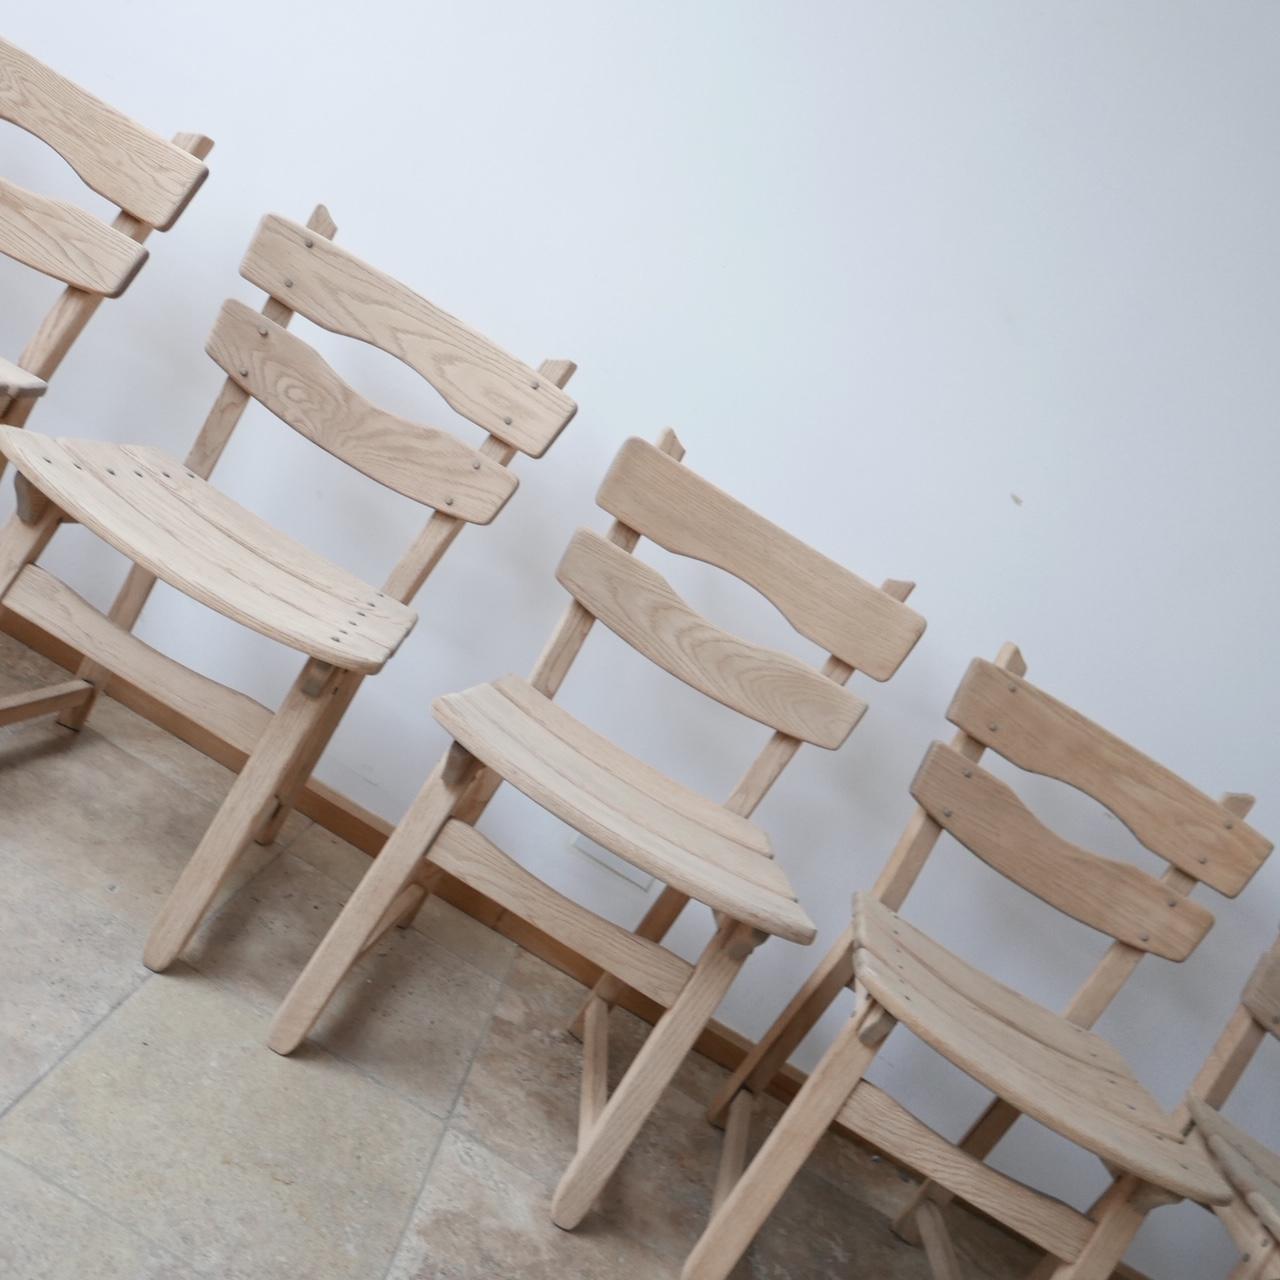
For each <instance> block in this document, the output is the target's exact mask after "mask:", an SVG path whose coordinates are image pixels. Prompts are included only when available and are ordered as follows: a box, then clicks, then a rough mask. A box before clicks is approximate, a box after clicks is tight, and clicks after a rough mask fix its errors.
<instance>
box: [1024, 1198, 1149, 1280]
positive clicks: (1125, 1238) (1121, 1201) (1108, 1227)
mask: <svg viewBox="0 0 1280 1280" xmlns="http://www.w3.org/2000/svg"><path fill="white" fill-rule="evenodd" d="M1141 1185H1142V1184H1141V1182H1140V1181H1139V1179H1137V1178H1135V1177H1133V1176H1132V1175H1129V1174H1126V1175H1125V1176H1124V1177H1121V1178H1117V1179H1116V1181H1115V1182H1113V1183H1112V1184H1111V1186H1110V1188H1109V1189H1108V1190H1107V1192H1106V1194H1105V1195H1103V1197H1102V1199H1101V1200H1099V1201H1098V1205H1097V1210H1096V1212H1095V1214H1094V1215H1093V1216H1094V1217H1095V1220H1096V1221H1097V1224H1098V1226H1097V1229H1096V1230H1095V1231H1094V1233H1093V1235H1092V1236H1090V1237H1089V1242H1088V1243H1087V1244H1086V1245H1085V1247H1084V1249H1083V1250H1082V1251H1081V1253H1080V1256H1079V1257H1078V1258H1076V1260H1075V1261H1074V1262H1059V1263H1058V1264H1057V1265H1056V1266H1054V1267H1053V1268H1052V1269H1051V1270H1049V1271H1048V1272H1047V1274H1048V1275H1049V1276H1051V1277H1052V1278H1053V1280H1111V1275H1112V1273H1113V1272H1114V1271H1115V1269H1116V1267H1118V1266H1119V1265H1120V1262H1121V1260H1122V1259H1123V1258H1124V1255H1125V1250H1126V1249H1128V1247H1129V1245H1130V1244H1131V1243H1132V1241H1133V1238H1134V1236H1136V1235H1137V1234H1138V1230H1139V1229H1140V1228H1141V1226H1142V1224H1143V1222H1144V1221H1145V1219H1146V1216H1147V1215H1146V1213H1145V1211H1144V1210H1143V1209H1142V1208H1141V1206H1140V1205H1139V1204H1135V1203H1134V1197H1135V1195H1136V1193H1137V1191H1138V1190H1139V1188H1140V1187H1141Z"/></svg>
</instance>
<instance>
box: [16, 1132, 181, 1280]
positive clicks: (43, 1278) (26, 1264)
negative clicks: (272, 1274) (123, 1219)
mask: <svg viewBox="0 0 1280 1280" xmlns="http://www.w3.org/2000/svg"><path fill="white" fill-rule="evenodd" d="M186 1274H188V1272H187V1269H186V1268H185V1267H184V1266H183V1265H182V1262H181V1260H180V1259H178V1258H174V1257H173V1256H172V1255H170V1254H167V1253H166V1252H165V1251H164V1250H163V1249H160V1248H158V1247H157V1246H156V1245H153V1244H151V1243H150V1242H149V1241H147V1240H144V1239H143V1238H142V1237H141V1236H139V1235H137V1234H136V1233H135V1232H133V1231H130V1230H129V1229H128V1228H127V1227H122V1226H121V1225H120V1224H119V1223H118V1222H113V1221H112V1220H111V1219H110V1218H109V1217H107V1215H106V1214H104V1213H102V1212H101V1211H100V1210H98V1209H95V1208H94V1207H93V1206H92V1205H88V1204H85V1202H84V1201H83V1200H77V1199H76V1197H75V1196H73V1195H70V1194H68V1193H67V1192H66V1191H63V1190H62V1188H61V1187H55V1186H54V1185H53V1184H52V1183H50V1182H46V1181H45V1180H44V1179H43V1178H41V1177H40V1176H39V1175H38V1174H36V1173H33V1172H32V1171H31V1170H30V1169H28V1168H26V1167H25V1166H23V1165H21V1164H19V1163H18V1162H17V1161H16V1160H11V1159H9V1157H7V1156H4V1155H0V1276H8V1277H12V1280H90V1278H92V1280H173V1278H174V1277H176V1276H181V1275H186Z"/></svg>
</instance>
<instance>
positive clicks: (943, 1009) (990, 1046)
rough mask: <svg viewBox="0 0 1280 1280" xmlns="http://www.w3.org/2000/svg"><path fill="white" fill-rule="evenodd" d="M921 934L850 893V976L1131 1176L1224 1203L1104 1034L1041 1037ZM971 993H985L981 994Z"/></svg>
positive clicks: (1011, 1004)
mask: <svg viewBox="0 0 1280 1280" xmlns="http://www.w3.org/2000/svg"><path fill="white" fill-rule="evenodd" d="M922 939H923V935H921V934H919V932H918V931H917V930H914V929H912V928H911V926H910V925H908V924H907V923H906V922H905V921H903V920H902V919H901V918H900V917H898V916H896V915H894V913H893V912H891V911H889V910H888V909H887V908H885V907H882V906H880V905H879V904H878V903H876V902H875V901H874V900H872V899H870V898H867V897H865V896H864V895H859V896H858V898H857V900H856V907H855V915H854V944H855V951H854V970H855V973H856V974H857V979H858V981H859V982H860V983H861V984H863V985H864V986H865V987H866V988H867V990H868V991H869V992H870V993H871V994H872V995H873V996H874V997H875V999H876V1000H877V1001H878V1002H880V1003H881V1004H883V1005H884V1006H885V1007H886V1008H887V1009H888V1010H889V1011H890V1012H891V1013H892V1014H893V1015H894V1016H895V1017H896V1018H898V1019H899V1020H900V1021H901V1022H903V1023H905V1024H906V1025H907V1026H908V1027H910V1028H911V1030H912V1031H914V1032H915V1034H916V1035H918V1036H919V1037H920V1038H921V1039H922V1040H923V1041H924V1042H925V1043H926V1044H928V1045H930V1046H931V1047H932V1048H933V1049H935V1050H936V1051H937V1052H939V1053H941V1054H942V1055H943V1056H944V1057H945V1058H946V1059H947V1060H948V1061H949V1062H951V1063H953V1064H954V1065H956V1066H958V1067H960V1069H961V1070H963V1071H965V1072H967V1073H968V1074H969V1075H971V1076H972V1077H973V1078H974V1079H975V1080H977V1081H979V1082H980V1083H981V1084H984V1085H985V1086H986V1087H987V1088H989V1089H991V1090H993V1091H994V1092H996V1093H999V1094H1000V1095H1001V1096H1002V1097H1004V1098H1007V1099H1008V1100H1009V1101H1011V1102H1012V1103H1013V1104H1014V1105H1015V1106H1016V1107H1017V1108H1018V1109H1019V1110H1020V1111H1022V1112H1025V1113H1026V1114H1027V1115H1029V1116H1032V1117H1034V1118H1035V1119H1037V1120H1039V1121H1040V1123H1041V1124H1044V1125H1046V1126H1048V1127H1049V1128H1051V1129H1053V1130H1055V1131H1056V1132H1058V1133H1060V1134H1062V1135H1063V1136H1064V1137H1066V1138H1069V1139H1071V1141H1073V1142H1077V1143H1080V1144H1081V1145H1082V1146H1084V1147H1085V1148H1086V1149H1088V1150H1090V1151H1092V1152H1094V1153H1095V1154H1097V1155H1099V1156H1101V1157H1103V1158H1104V1159H1108V1160H1110V1161H1112V1162H1113V1163H1115V1164H1116V1165H1118V1166H1120V1167H1121V1168H1123V1169H1125V1170H1128V1171H1130V1172H1131V1173H1133V1174H1135V1175H1137V1176H1138V1177H1141V1178H1143V1179H1145V1180H1147V1181H1150V1182H1153V1183H1155V1184H1156V1185H1158V1186H1160V1187H1163V1188H1167V1189H1168V1190H1170V1191H1175V1192H1177V1193H1178V1194H1180V1195H1184V1196H1189V1197H1191V1198H1192V1199H1196V1200H1200V1201H1201V1202H1203V1203H1210V1204H1219V1203H1225V1202H1226V1201H1227V1200H1229V1199H1230V1197H1231V1192H1230V1188H1228V1187H1227V1186H1226V1184H1225V1183H1224V1182H1223V1180H1222V1178H1221V1176H1220V1175H1219V1174H1218V1172H1217V1171H1216V1170H1215V1169H1214V1168H1213V1167H1212V1165H1211V1164H1210V1163H1209V1162H1208V1161H1207V1160H1206V1159H1204V1158H1203V1156H1202V1155H1201V1154H1200V1153H1198V1152H1197V1151H1195V1150H1194V1149H1193V1148H1192V1147H1191V1146H1189V1145H1188V1144H1187V1143H1185V1142H1183V1140H1182V1135H1181V1133H1180V1131H1179V1130H1178V1128H1177V1127H1176V1126H1175V1125H1174V1124H1173V1122H1172V1120H1171V1119H1170V1118H1169V1117H1168V1116H1165V1115H1164V1113H1162V1112H1161V1111H1160V1109H1159V1107H1158V1106H1157V1104H1156V1103H1155V1102H1154V1101H1153V1100H1152V1099H1151V1098H1150V1097H1149V1095H1147V1094H1146V1092H1145V1091H1144V1090H1143V1089H1142V1087H1141V1085H1139V1084H1138V1082H1137V1081H1136V1080H1135V1079H1134V1078H1133V1077H1132V1074H1131V1073H1129V1071H1128V1069H1127V1067H1124V1066H1123V1063H1122V1062H1119V1063H1118V1062H1117V1058H1118V1055H1115V1054H1114V1051H1113V1050H1111V1049H1110V1048H1109V1046H1108V1045H1107V1044H1106V1042H1105V1041H1104V1040H1101V1039H1100V1038H1099V1037H1097V1036H1095V1035H1093V1033H1092V1032H1089V1031H1086V1030H1084V1029H1083V1028H1078V1027H1075V1026H1074V1025H1073V1024H1070V1023H1068V1022H1066V1020H1065V1019H1062V1020H1060V1028H1061V1030H1062V1033H1063V1034H1064V1035H1072V1036H1074V1037H1075V1038H1076V1048H1075V1049H1074V1050H1073V1051H1072V1052H1066V1051H1065V1050H1064V1048H1063V1047H1062V1046H1061V1045H1060V1044H1051V1043H1048V1036H1047V1035H1046V1034H1045V1031H1044V1024H1043V1023H1042V1022H1037V1025H1035V1026H1027V1025H1025V1024H1024V1021H1023V1017H1024V1014H1025V1003H1029V1002H1023V1001H1022V999H1021V998H1020V997H1019V998H1018V999H1017V1000H1014V1001H1009V1000H1008V999H1007V997H1008V996H1009V995H1010V994H1013V993H1010V992H1009V989H1008V988H1004V987H1002V986H1001V985H1000V984H998V983H994V982H993V981H992V980H991V979H989V978H987V977H986V976H985V975H984V974H982V973H980V972H979V971H977V970H975V969H972V968H970V967H969V966H967V965H965V964H964V963H963V961H961V960H959V958H958V957H956V956H954V955H951V954H950V953H947V968H946V972H945V973H939V972H938V971H937V968H936V967H934V966H931V965H928V964H926V963H924V962H923V961H921V960H920V959H919V958H918V957H917V954H916V951H917V950H918V949H919V948H920V947H921V941H922ZM908 940H909V943H910V949H909V948H908V946H907V945H906V943H907V941H908ZM923 941H924V942H925V943H927V939H924V940H923ZM961 974H963V982H961V981H960V978H959V975H961ZM962 987H963V988H964V989H962ZM974 988H977V989H980V990H982V991H983V992H984V996H983V999H982V1000H981V1001H979V1000H977V999H975V998H973V995H972V990H973V989H974ZM995 1009H998V1010H1000V1012H993V1010H995ZM1039 1012H1040V1014H1041V1015H1042V1016H1043V1017H1044V1018H1051V1017H1052V1015H1051V1014H1049V1013H1048V1011H1047V1010H1040V1011H1039ZM1093 1053H1096V1054H1097V1055H1098V1057H1097V1058H1096V1059H1093V1058H1091V1056H1090V1055H1091V1054H1093Z"/></svg>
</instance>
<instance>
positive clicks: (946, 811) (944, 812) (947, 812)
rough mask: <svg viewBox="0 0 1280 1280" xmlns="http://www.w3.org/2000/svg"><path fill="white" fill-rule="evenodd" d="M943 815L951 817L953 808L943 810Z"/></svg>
mask: <svg viewBox="0 0 1280 1280" xmlns="http://www.w3.org/2000/svg"><path fill="white" fill-rule="evenodd" d="M942 816H943V817H944V818H949V817H951V810H950V809H943V811H942Z"/></svg>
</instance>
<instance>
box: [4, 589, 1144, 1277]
mask: <svg viewBox="0 0 1280 1280" xmlns="http://www.w3.org/2000/svg"><path fill="white" fill-rule="evenodd" d="M0 630H3V631H5V632H7V633H8V634H9V635H11V636H12V637H13V638H14V639H15V640H18V641H21V643H23V644H25V645H26V646H27V647H28V648H29V649H33V650H34V651H35V652H36V653H39V654H41V655H42V656H44V657H46V658H49V659H50V660H51V661H53V662H56V663H57V664H58V665H59V666H60V667H65V668H66V669H67V670H68V671H75V670H76V669H77V668H78V667H79V665H80V661H81V655H80V654H79V653H78V652H77V651H76V650H75V649H73V648H72V647H71V646H70V645H67V644H65V643H64V642H63V641H61V640H59V639H57V638H56V637H54V636H52V635H50V634H49V633H48V632H47V631H45V630H43V629H42V628H40V627H37V626H35V625H34V624H33V623H30V622H27V621H26V620H25V619H23V618H19V617H17V616H15V615H14V614H12V613H8V612H3V613H0ZM105 691H106V692H107V693H108V694H109V695H110V696H111V697H112V698H114V699H115V700H116V701H117V702H119V703H120V704H121V705H122V706H126V707H128V708H129V709H130V710H131V711H134V712H136V713H137V714H138V715H140V716H142V717H143V718H144V719H146V720H149V721H151V723H152V724H154V725H156V726H157V727H159V728H161V729H164V730H165V731H166V732H168V733H171V734H173V736H174V737H175V738H179V739H181V740H182V741H183V742H186V743H188V744H189V745H191V746H193V747H195V748H196V749H197V750H198V751H202V752H203V753H204V754H205V755H207V756H209V757H210V758H211V759H214V760H216V761H217V762H218V763H219V764H221V765H224V766H226V767H227V768H228V769H232V770H235V771H237V772H238V771H239V770H240V769H241V768H242V767H243V766H244V762H245V753H244V752H243V751H241V750H239V749H238V748H236V747H234V746H232V745H231V744H230V743H229V742H227V741H225V740H224V739H223V738H221V737H219V736H217V735H216V734H214V733H211V732H210V731H209V729H208V728H206V727H205V726H203V725H201V724H198V723H196V722H195V721H193V720H190V719H188V718H187V717H186V716H184V715H182V714H181V713H179V712H177V711H175V710H174V709H173V708H172V707H170V706H168V705H166V704H165V703H162V702H159V701H157V700H156V699H155V698H153V697H151V696H150V695H149V694H147V693H146V692H144V691H143V690H142V689H139V688H138V687H136V686H135V685H131V684H129V683H128V682H127V681H123V680H121V679H119V678H118V677H115V676H112V677H111V678H110V680H109V681H108V683H107V685H106V690H105ZM297 809H298V811H299V812H300V813H301V814H303V816H304V817H307V818H310V819H311V820H312V821H313V822H316V823H318V824H319V825H320V826H322V827H324V828H325V829H326V830H327V831H331V832H332V833H333V834H334V835H336V836H338V837H339V838H340V839H342V840H346V841H347V842H348V843H349V844H352V845H354V846H355V847H356V848H357V849H360V850H362V851H363V852H364V853H367V854H368V855H369V856H370V857H375V856H376V855H377V853H378V851H379V850H380V849H381V848H382V846H383V844H384V843H385V841H386V839H387V837H388V836H389V835H390V834H391V831H392V824H391V823H390V822H388V821H387V820H386V819H385V818H381V817H379V816H378V815H377V814H376V813H372V812H371V811H370V810H368V809H365V808H364V807H362V806H361V805H358V804H357V803H356V802H355V801H354V800H351V799H349V798H348V797H346V796H344V795H342V794H341V793H339V792H337V791H334V790H333V789H332V788H331V787H327V786H325V785H324V783H322V782H319V781H317V780H316V779H315V778H312V779H311V780H310V781H309V782H308V783H307V785H306V787H305V789H304V790H303V793H302V795H301V796H300V797H299V799H298V803H297ZM434 892H435V893H436V894H437V895H438V896H439V897H441V898H443V899H444V900H445V901H446V902H448V903H450V904H451V905H452V906H455V907H457V908H458V909H459V910H460V911H465V912H466V913H467V915H469V916H472V917H474V918H475V919H477V920H479V921H480V922H481V923H482V924H486V925H488V926H489V928H491V929H493V930H494V931H495V932H497V933H500V934H502V935H503V936H504V937H507V938H510V939H512V941H514V942H515V943H517V944H518V945H519V946H521V947H523V948H524V950H526V951H528V952H529V953H530V954H532V955H535V956H537V957H538V958H539V959H540V960H545V961H546V962H547V963H548V964H550V965H552V966H554V967H555V968H557V969H559V970H560V971H561V972H562V973H567V974H568V975H569V976H570V977H571V978H575V979H576V980H577V981H578V982H580V983H582V985H583V986H584V987H591V986H593V985H594V984H595V982H596V980H597V979H598V978H599V977H600V976H601V971H600V968H599V966H597V965H594V964H592V963H591V961H590V960H588V959H587V958H586V957H585V956H582V955H579V954H578V952H576V951H574V950H573V948H571V947H568V946H566V945H565V944H564V943H562V942H560V941H559V940H558V939H556V938H553V937H551V936H550V935H549V934H546V933H543V931H542V930H541V929H537V928H535V927H534V926H533V925H531V924H529V923H528V922H527V921H525V920H522V919H521V918H520V917H519V916H517V915H513V914H512V913H511V912H509V911H507V910H506V909H505V908H503V907H500V906H499V905H498V904H497V903H496V902H494V901H493V900H492V899H491V898H488V897H486V896H485V895H484V894H482V893H480V892H478V891H477V890H475V889H473V888H471V886H470V885H466V884H463V883H462V881H461V880H457V879H455V878H454V877H453V876H451V875H448V874H447V873H446V874H444V875H442V876H441V878H440V880H439V881H438V882H437V884H436V887H435V889H434ZM618 1003H619V1004H620V1005H621V1006H622V1007H623V1008H625V1009H628V1010H630V1011H631V1012H632V1013H634V1014H636V1015H637V1016H638V1017H640V1018H642V1019H644V1021H646V1022H648V1023H650V1024H652V1023H654V1022H656V1021H657V1019H658V1018H659V1016H660V1015H661V1013H662V1008H661V1006H659V1005H658V1004H656V1003H655V1002H654V1001H652V1000H650V999H648V998H647V997H645V996H642V995H640V994H639V992H636V991H631V990H629V989H628V990H625V991H624V994H623V995H622V997H621V999H620V1000H619V1002H618ZM694 1048H695V1049H696V1050H697V1051H698V1052H699V1053H701V1054H702V1055H703V1056H704V1057H706V1058H709V1059H711V1061H712V1062H714V1063H716V1064H718V1065H719V1066H722V1067H724V1068H726V1069H727V1070H729V1071H734V1070H735V1069H736V1068H737V1067H738V1066H739V1065H740V1063H741V1062H742V1060H743V1059H744V1058H745V1057H746V1055H747V1053H748V1052H749V1051H750V1049H751V1048H752V1044H751V1041H749V1040H747V1039H746V1037H744V1036H740V1035H739V1034H738V1033H737V1032H736V1031H731V1030H730V1029H729V1028H728V1027H725V1026H722V1025H721V1024H720V1023H718V1022H715V1021H712V1022H711V1023H709V1024H708V1026H707V1029H706V1030H705V1031H704V1032H703V1033H702V1035H701V1036H700V1037H699V1038H698V1041H697V1043H696V1044H695V1045H694ZM805 1079H806V1076H805V1073H804V1072H802V1071H800V1070H798V1069H797V1068H796V1067H793V1066H790V1065H788V1066H786V1067H784V1068H783V1069H782V1070H781V1071H780V1072H779V1073H778V1075H777V1076H776V1077H775V1078H774V1080H773V1083H772V1084H771V1085H770V1086H769V1092H770V1093H771V1094H772V1095H773V1096H774V1097H777V1098H780V1099H782V1100H783V1101H784V1102H788V1101H790V1100H791V1099H792V1098H794V1097H795V1095H796V1094H797V1093H798V1092H799V1090H800V1087H801V1086H802V1085H803V1084H804V1082H805ZM836 1130H837V1132H839V1133H840V1134H841V1135H842V1136H843V1137H845V1138H847V1139H849V1140H850V1141H852V1142H856V1143H857V1144H858V1145H859V1146H861V1147H864V1148H867V1149H869V1150H872V1151H875V1150H876V1148H875V1147H873V1146H872V1144H870V1143H868V1142H866V1141H865V1140H864V1139H862V1138H861V1137H859V1136H858V1134H856V1133H854V1132H853V1131H852V1130H850V1129H846V1128H844V1127H843V1126H840V1125H837V1126H836ZM877 1154H881V1155H886V1158H888V1157H887V1153H883V1152H877ZM970 1212H974V1213H977V1212H978V1211H977V1210H974V1209H970ZM978 1216H980V1217H984V1218H985V1217H986V1216H987V1215H985V1214H978ZM988 1221H991V1222H992V1223H993V1225H994V1226H996V1227H998V1228H999V1229H1000V1230H1002V1231H1006V1232H1009V1228H1008V1227H1007V1226H1005V1224H1004V1223H1000V1222H995V1221H994V1219H988ZM1009 1234H1013V1233H1012V1232H1009ZM1115 1280H1147V1277H1145V1276H1144V1275H1143V1274H1142V1273H1141V1272H1139V1271H1135V1270H1133V1269H1132V1268H1131V1267H1125V1266H1121V1267H1120V1268H1119V1269H1118V1270H1117V1271H1116V1272H1115Z"/></svg>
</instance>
